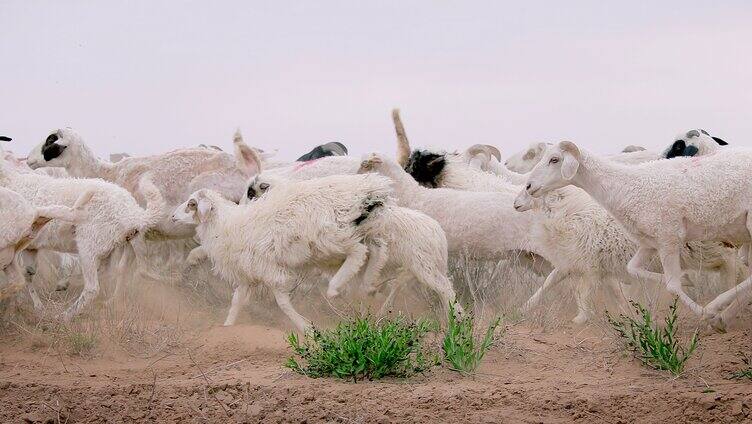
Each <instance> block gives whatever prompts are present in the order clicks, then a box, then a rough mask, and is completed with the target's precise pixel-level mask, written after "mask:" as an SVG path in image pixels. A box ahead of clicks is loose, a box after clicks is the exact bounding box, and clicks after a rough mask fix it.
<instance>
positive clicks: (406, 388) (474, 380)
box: [0, 324, 752, 423]
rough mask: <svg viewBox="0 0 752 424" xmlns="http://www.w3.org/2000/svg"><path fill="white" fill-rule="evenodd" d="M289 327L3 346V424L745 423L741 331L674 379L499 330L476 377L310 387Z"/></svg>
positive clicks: (720, 340)
mask: <svg viewBox="0 0 752 424" xmlns="http://www.w3.org/2000/svg"><path fill="white" fill-rule="evenodd" d="M283 338H284V332H283V331H281V330H279V329H275V328H269V327H264V326H259V325H251V324H241V325H238V326H236V327H230V328H224V327H211V328H206V329H204V330H202V331H201V333H200V335H198V336H196V337H193V338H192V339H191V340H190V342H187V343H183V344H182V345H181V346H179V347H175V348H173V349H167V350H166V351H164V352H162V353H161V354H160V355H155V356H153V357H149V358H140V357H138V356H137V355H131V354H126V353H124V352H122V351H121V352H118V351H112V352H110V351H107V352H104V353H100V354H98V355H96V356H94V357H93V358H88V359H87V358H84V357H80V356H71V355H67V354H63V353H56V352H55V350H54V349H52V348H45V347H44V346H40V345H39V344H38V343H37V344H35V342H34V341H33V340H30V339H29V338H28V337H16V338H14V339H5V340H4V341H3V343H2V346H1V347H0V422H3V423H6V422H7V423H15V422H19V423H20V422H31V423H44V422H50V423H57V422H61V423H64V422H69V423H73V422H146V421H151V422H250V423H255V422H342V423H369V422H379V423H387V422H419V423H423V422H425V423H429V422H430V423H435V422H474V423H475V422H489V423H491V422H494V423H496V422H524V423H557V422H587V423H598V422H604V423H631V422H752V411H751V410H750V408H752V381H749V380H748V381H739V380H731V379H729V376H730V375H731V373H732V372H734V371H736V370H738V369H740V368H741V367H742V362H741V358H740V356H739V353H740V352H750V351H752V334H751V332H750V331H749V330H739V331H732V332H729V333H727V334H708V335H705V336H704V337H703V338H702V340H701V345H700V348H699V352H698V355H697V356H696V357H695V358H693V359H692V360H691V363H690V364H689V365H688V371H687V372H686V373H685V375H683V376H682V377H680V378H673V377H671V376H670V375H668V374H666V373H663V372H658V371H652V370H649V369H647V368H645V367H644V366H642V365H640V364H639V363H638V362H637V361H635V360H633V359H630V358H629V357H626V356H624V354H623V353H620V351H619V350H618V349H616V348H615V345H614V343H613V339H610V338H609V337H607V336H605V335H604V332H603V331H602V330H600V329H598V328H585V329H582V328H579V327H572V326H564V327H562V328H559V329H557V330H556V331H553V332H547V333H543V332H541V331H539V330H531V329H529V328H526V327H525V326H524V325H523V324H519V325H513V326H511V327H508V328H507V329H506V332H505V334H504V335H503V336H502V337H501V339H500V342H499V343H498V345H497V346H495V347H494V348H493V350H492V351H491V352H490V353H489V355H488V356H487V359H486V360H485V363H484V364H483V365H482V367H481V369H480V371H479V372H478V373H477V374H476V375H473V376H463V375H460V374H458V373H455V372H453V371H448V370H446V369H442V368H436V369H435V370H434V371H431V372H429V373H427V374H426V375H422V376H417V377H413V378H410V379H408V380H386V381H379V382H367V381H366V382H358V383H352V382H343V381H337V380H332V379H318V380H314V379H309V378H306V377H303V376H300V375H297V374H294V373H292V372H289V371H287V370H286V369H285V368H283V367H282V366H281V364H282V363H283V362H284V360H285V359H286V357H287V356H288V354H289V351H288V350H287V348H286V346H285V342H284V339H283Z"/></svg>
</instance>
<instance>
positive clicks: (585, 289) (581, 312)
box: [572, 275, 595, 324]
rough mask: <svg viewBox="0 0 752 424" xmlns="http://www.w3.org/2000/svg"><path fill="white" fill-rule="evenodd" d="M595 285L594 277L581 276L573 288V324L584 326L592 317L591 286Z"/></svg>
mask: <svg viewBox="0 0 752 424" xmlns="http://www.w3.org/2000/svg"><path fill="white" fill-rule="evenodd" d="M594 283H595V279H594V276H591V275H583V276H581V277H580V278H579V279H578V281H577V285H576V287H575V301H576V303H577V316H575V317H574V318H573V319H572V322H573V323H575V324H584V323H586V322H588V320H589V319H590V318H591V317H592V315H593V311H592V310H591V309H590V306H591V301H592V294H593V284H594Z"/></svg>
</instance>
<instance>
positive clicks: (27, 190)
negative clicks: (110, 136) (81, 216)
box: [0, 162, 165, 320]
mask: <svg viewBox="0 0 752 424" xmlns="http://www.w3.org/2000/svg"><path fill="white" fill-rule="evenodd" d="M0 186H2V187H5V188H7V189H10V190H13V191H15V192H17V193H18V194H20V195H21V196H22V197H24V198H25V199H26V200H27V201H28V202H30V203H31V204H32V205H34V206H35V207H46V206H51V205H62V206H71V205H73V204H75V202H76V200H77V199H78V198H79V197H80V196H81V195H82V194H83V193H86V192H93V195H92V199H91V200H90V201H89V203H88V204H87V206H86V208H85V214H86V216H87V219H85V220H83V221H82V222H80V223H79V224H78V225H76V226H75V227H73V226H71V225H69V224H65V225H63V224H62V223H58V222H54V223H51V224H49V225H48V226H47V228H45V230H44V231H43V232H42V233H41V234H40V235H39V236H38V237H37V238H36V239H35V240H34V241H33V242H32V243H31V245H30V247H29V248H30V249H36V250H40V249H49V250H55V251H59V252H68V253H78V255H79V262H80V265H81V270H82V273H83V277H84V281H85V285H84V289H83V291H82V292H81V294H80V295H79V297H78V299H77V300H76V301H75V302H74V304H73V305H71V306H70V307H69V308H68V309H67V310H66V311H65V312H64V314H63V316H62V317H63V319H65V320H70V319H72V318H73V317H74V316H75V315H77V314H78V313H79V312H80V311H81V309H82V308H84V307H85V306H86V305H87V304H88V303H89V302H90V301H91V300H93V298H94V297H96V295H97V293H98V291H99V279H98V276H97V269H98V268H99V264H100V263H101V261H102V260H104V259H107V258H109V259H110V260H112V261H115V260H118V262H117V272H118V274H117V275H118V276H119V278H118V281H117V284H116V289H115V291H116V292H117V289H118V287H120V283H121V281H122V279H123V278H124V277H125V274H126V273H127V271H126V267H128V266H129V264H130V262H131V261H132V259H133V257H134V256H135V258H136V259H137V260H138V259H140V255H138V252H141V251H142V249H141V242H142V238H141V237H140V236H141V235H142V234H144V233H145V232H146V231H147V230H149V229H150V228H152V227H153V226H155V225H156V224H157V223H158V222H159V221H160V219H161V217H162V216H163V215H164V214H165V212H164V211H163V209H164V207H165V202H164V199H163V198H162V196H161V194H160V192H159V190H158V189H157V188H156V187H155V186H154V184H153V183H152V182H151V181H150V180H149V179H148V178H144V179H142V181H141V182H140V185H139V186H140V187H139V190H140V191H141V193H142V194H143V196H144V197H145V198H146V199H147V202H146V209H142V208H141V207H140V206H139V205H138V203H136V200H135V199H134V198H133V196H132V195H131V194H130V193H128V191H126V190H125V189H123V188H122V187H119V186H116V185H114V184H112V183H108V182H105V181H102V180H99V179H83V178H69V179H57V178H53V177H49V176H47V175H40V174H36V173H23V172H18V171H17V170H15V169H14V168H13V167H11V166H7V165H6V164H5V162H3V163H1V164H0ZM114 253H117V254H114Z"/></svg>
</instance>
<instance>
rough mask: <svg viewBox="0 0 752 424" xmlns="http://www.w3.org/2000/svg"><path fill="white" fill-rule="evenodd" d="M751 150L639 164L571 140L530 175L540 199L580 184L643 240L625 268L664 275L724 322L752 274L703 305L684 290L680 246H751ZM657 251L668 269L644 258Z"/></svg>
mask: <svg viewBox="0 0 752 424" xmlns="http://www.w3.org/2000/svg"><path fill="white" fill-rule="evenodd" d="M750 180H752V151H750V150H742V149H722V150H719V151H718V152H716V153H715V154H713V155H709V156H702V157H693V158H676V159H671V160H658V161H652V162H647V163H644V164H641V165H636V166H626V165H622V164H618V163H616V162H614V161H612V160H608V159H605V158H602V157H598V156H597V155H594V154H592V153H590V152H588V151H586V150H584V149H581V148H579V147H578V146H576V145H575V144H574V143H572V142H568V141H563V142H561V143H559V144H558V145H556V146H553V147H552V148H550V149H548V150H547V151H546V153H545V154H544V156H543V159H542V160H541V161H540V162H539V163H538V165H536V166H535V168H534V169H533V171H532V172H531V174H530V178H529V180H528V184H527V186H526V190H527V192H528V193H529V194H530V195H531V196H533V197H540V196H542V195H544V194H545V193H547V192H550V191H551V190H554V189H557V188H561V187H564V186H567V185H575V186H577V187H580V188H581V189H583V190H585V191H586V192H587V193H588V194H590V195H591V196H592V197H593V198H594V199H595V200H596V201H597V202H598V203H599V204H600V205H601V206H603V207H604V208H605V209H606V210H607V211H608V212H609V213H611V214H612V215H613V216H614V217H615V218H616V219H617V220H618V221H619V223H620V224H621V225H622V226H623V227H624V229H625V231H626V232H627V234H629V236H630V237H631V238H632V239H633V240H634V241H635V242H636V243H637V244H638V249H637V252H636V253H635V255H634V257H633V258H632V259H631V260H630V261H629V263H628V266H627V269H628V271H629V272H630V274H632V275H633V276H636V277H641V278H646V279H650V280H655V281H661V280H663V282H664V284H665V285H666V288H667V289H668V291H669V292H670V293H672V294H675V295H677V296H678V297H679V298H680V299H681V301H682V302H683V303H684V304H685V305H687V306H688V307H689V308H690V309H691V310H692V311H693V312H694V313H696V314H697V315H701V316H703V317H706V318H712V320H713V322H712V323H713V324H714V326H716V328H723V327H724V326H725V324H726V323H728V322H729V321H730V320H731V319H733V317H734V316H735V313H736V312H737V311H738V308H739V307H740V306H741V305H743V304H745V302H746V301H747V299H748V298H749V297H750V295H751V294H752V290H750V287H751V286H752V279H750V278H747V279H746V280H744V282H742V283H740V284H739V285H737V286H735V287H734V288H732V289H729V290H728V291H727V292H725V293H723V294H721V295H720V296H718V297H717V298H716V299H715V300H713V301H712V302H710V303H709V304H708V305H707V306H706V307H705V308H703V307H702V306H700V305H698V304H697V303H696V302H695V301H694V300H692V299H691V298H690V297H689V296H688V295H687V294H686V293H685V292H684V290H683V288H682V277H683V276H684V271H683V269H682V265H681V250H682V246H684V244H685V243H686V242H688V241H692V240H710V241H719V242H724V243H728V244H731V245H734V246H740V245H744V244H749V242H750V240H751V237H750V231H751V230H752V221H751V220H750V218H748V217H749V216H752V215H751V214H750V212H752V186H750V185H749V181H750ZM655 253H657V254H658V256H659V258H660V261H661V265H662V267H663V271H664V272H663V274H659V273H656V272H652V271H650V270H648V269H647V268H646V264H647V263H648V261H649V260H650V259H651V257H652V256H653V254H655Z"/></svg>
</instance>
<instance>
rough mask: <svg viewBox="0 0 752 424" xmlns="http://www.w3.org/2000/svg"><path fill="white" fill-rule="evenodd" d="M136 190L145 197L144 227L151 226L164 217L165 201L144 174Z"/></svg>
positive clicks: (148, 227)
mask: <svg viewBox="0 0 752 424" xmlns="http://www.w3.org/2000/svg"><path fill="white" fill-rule="evenodd" d="M138 191H139V192H140V193H141V195H142V196H143V197H144V199H146V211H145V212H146V220H145V221H146V222H145V223H144V229H150V228H153V227H154V226H156V225H157V223H158V222H159V221H161V220H162V219H163V218H164V217H165V212H166V210H167V202H165V199H164V196H162V192H161V191H159V189H158V188H157V186H155V185H154V183H153V182H152V181H151V178H149V176H148V175H144V176H143V177H142V178H141V180H140V181H139V183H138Z"/></svg>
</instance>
